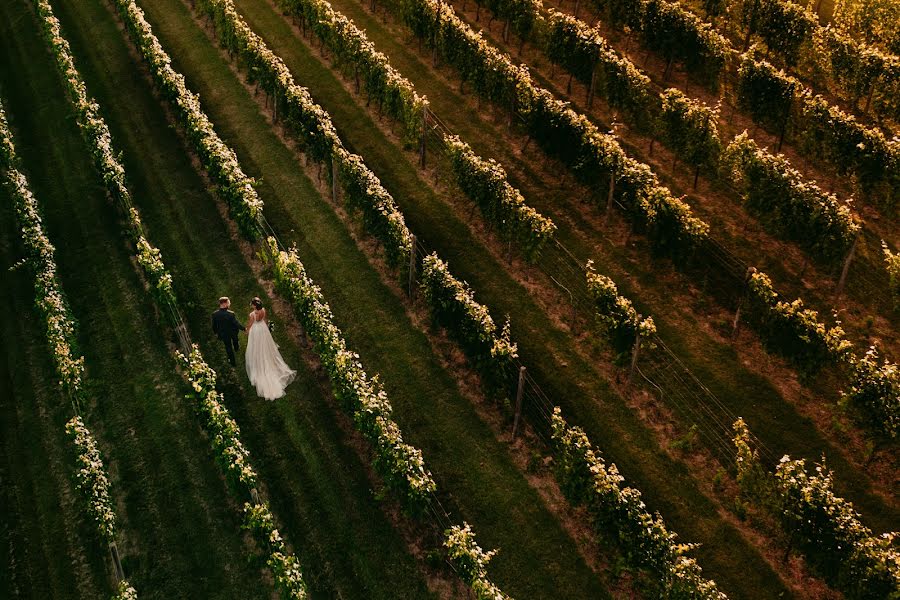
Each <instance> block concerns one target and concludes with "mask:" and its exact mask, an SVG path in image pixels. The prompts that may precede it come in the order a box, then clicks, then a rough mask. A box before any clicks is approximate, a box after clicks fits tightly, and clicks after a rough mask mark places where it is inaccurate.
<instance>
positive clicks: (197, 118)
mask: <svg viewBox="0 0 900 600" xmlns="http://www.w3.org/2000/svg"><path fill="white" fill-rule="evenodd" d="M115 5H116V7H117V8H118V10H119V14H120V15H121V16H122V20H123V21H124V22H125V28H126V29H127V31H128V32H129V34H130V35H131V36H132V39H133V40H134V43H135V46H137V49H138V52H139V53H140V54H141V56H142V57H143V58H144V60H145V61H146V63H147V64H148V65H149V67H150V74H151V75H152V77H153V80H154V81H155V82H156V84H157V87H158V88H159V90H160V92H161V94H162V95H163V97H164V98H165V99H166V100H167V101H168V102H169V105H170V106H171V107H172V109H173V110H174V112H175V116H176V119H177V120H178V122H179V124H180V125H181V126H182V127H184V129H185V131H186V133H187V138H188V141H189V142H190V143H191V145H192V146H193V148H194V151H195V152H196V153H197V154H198V155H199V157H200V162H201V163H202V164H203V167H204V169H205V170H206V172H207V173H208V174H209V176H210V178H211V179H212V180H213V181H214V182H215V183H216V186H217V191H218V193H219V195H220V196H221V197H222V198H224V199H225V201H226V202H227V204H228V206H229V209H230V210H231V214H232V216H233V217H234V219H235V220H236V221H237V223H238V226H239V227H240V229H241V231H242V232H243V233H244V235H246V236H248V237H250V238H251V239H253V238H255V237H256V236H257V235H258V232H259V219H260V218H261V216H262V207H263V203H262V200H260V198H259V196H258V195H257V194H256V190H255V189H254V188H253V180H252V179H251V178H250V177H247V175H245V174H244V172H243V170H242V169H241V166H240V164H239V163H238V160H237V155H235V153H234V150H232V149H231V148H230V147H229V146H228V145H227V144H225V142H224V141H222V138H220V137H219V136H218V134H216V132H215V130H214V129H213V125H212V121H210V120H209V117H208V116H207V115H206V113H204V112H203V109H202V108H201V107H200V97H199V96H197V95H196V94H194V93H193V92H191V91H190V90H189V89H188V88H187V85H186V84H185V82H184V76H183V75H181V74H180V73H178V72H176V71H175V70H174V69H173V68H172V59H171V58H170V57H169V55H168V54H167V53H166V51H165V49H164V48H163V46H162V44H160V42H159V40H158V39H157V38H156V36H155V35H154V34H153V29H152V28H151V27H150V24H149V23H148V22H147V20H146V19H145V18H144V11H143V10H141V8H140V7H139V6H138V5H137V4H136V3H135V2H134V0H115Z"/></svg>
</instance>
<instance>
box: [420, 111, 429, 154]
mask: <svg viewBox="0 0 900 600" xmlns="http://www.w3.org/2000/svg"><path fill="white" fill-rule="evenodd" d="M427 131H428V106H427V105H425V106H422V140H421V141H420V142H419V168H421V169H424V168H425V141H426V140H425V134H426V132H427Z"/></svg>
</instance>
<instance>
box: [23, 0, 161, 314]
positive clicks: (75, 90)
mask: <svg viewBox="0 0 900 600" xmlns="http://www.w3.org/2000/svg"><path fill="white" fill-rule="evenodd" d="M36 6H37V11H38V15H39V16H40V18H41V26H42V29H43V32H44V39H45V41H46V42H47V43H48V44H49V45H50V49H51V54H52V55H53V58H54V59H55V62H56V67H57V70H58V71H59V74H60V76H61V77H62V79H63V81H64V83H65V85H66V89H67V90H68V100H69V104H70V105H71V106H72V109H73V110H74V112H75V121H76V123H77V124H78V129H79V131H80V132H81V137H82V139H84V142H85V143H86V144H87V146H88V148H89V150H90V154H91V158H92V159H93V161H94V167H95V168H96V169H97V171H98V172H99V173H100V176H101V178H102V179H103V182H104V184H105V185H106V190H107V192H109V195H110V196H111V197H112V198H113V199H114V200H116V201H117V202H119V203H120V205H121V206H122V207H123V208H124V210H125V211H126V212H127V213H128V226H129V234H130V236H131V239H132V241H133V242H134V244H135V247H136V250H137V252H136V255H137V261H138V264H139V265H140V266H141V268H142V269H143V271H144V275H145V276H146V277H147V279H148V280H149V282H150V289H151V291H152V292H153V294H154V295H155V296H156V298H157V300H159V301H160V302H161V303H164V304H165V303H171V304H172V305H174V304H175V303H176V300H175V292H174V290H173V289H172V276H171V275H170V274H169V272H168V271H167V270H166V266H165V264H163V261H162V254H161V253H160V251H159V249H158V248H155V247H153V246H152V245H150V243H149V242H148V241H147V239H146V238H145V237H144V233H143V224H142V223H141V219H140V216H139V215H138V212H137V210H136V209H135V208H134V207H133V206H132V198H131V192H129V191H128V187H127V185H126V183H125V168H124V167H123V166H122V163H121V161H120V160H119V157H118V156H116V153H115V149H114V148H113V142H112V135H111V134H110V132H109V127H108V126H107V125H106V121H105V120H104V119H103V116H102V115H101V114H100V106H99V105H98V104H97V103H96V102H94V100H93V99H91V98H90V97H89V96H88V94H87V87H86V86H85V83H84V80H83V79H82V78H81V75H79V73H78V70H77V69H76V68H75V61H74V58H73V57H72V54H71V49H70V47H69V42H68V41H67V40H66V39H65V37H63V34H62V29H61V27H60V24H59V20H58V19H57V18H56V17H55V16H54V14H53V9H52V7H51V6H50V3H49V2H47V1H46V0H37V2H36Z"/></svg>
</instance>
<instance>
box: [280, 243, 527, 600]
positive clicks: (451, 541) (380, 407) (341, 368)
mask: <svg viewBox="0 0 900 600" xmlns="http://www.w3.org/2000/svg"><path fill="white" fill-rule="evenodd" d="M267 244H268V253H269V256H270V257H271V258H272V265H273V269H274V272H275V282H276V284H277V285H278V288H279V290H280V291H281V292H282V294H284V295H285V297H287V298H288V300H289V301H290V302H291V304H292V305H293V307H294V310H295V312H296V314H297V317H298V318H299V319H300V323H301V324H302V325H303V330H304V331H305V332H306V334H307V335H308V336H309V338H310V340H311V342H312V345H313V350H314V351H315V352H316V354H317V355H318V357H319V360H321V362H322V366H323V367H324V368H325V371H326V373H327V374H328V378H329V380H330V381H331V387H332V390H333V391H334V394H335V396H336V397H337V399H338V400H339V401H340V403H341V404H342V406H343V407H344V409H345V410H346V411H347V412H349V413H350V414H351V415H352V417H353V422H354V424H355V426H356V428H357V429H358V430H359V431H360V433H362V434H363V435H364V436H365V437H366V439H367V440H369V442H370V443H371V444H372V446H373V448H374V449H375V460H374V466H375V470H376V471H377V472H378V474H379V475H380V476H381V477H382V479H383V480H384V482H385V485H386V486H387V487H388V489H390V490H391V491H392V492H394V493H395V494H396V495H397V496H398V497H399V498H400V500H401V501H402V503H403V505H404V507H405V508H406V509H407V510H408V511H410V512H412V513H415V514H422V513H424V512H425V511H426V509H427V508H428V507H429V504H430V502H431V496H432V495H433V494H434V493H435V491H436V490H437V484H435V482H434V479H433V478H432V476H431V473H430V472H429V471H428V469H427V468H426V467H425V461H424V459H423V457H422V451H421V450H419V449H418V448H415V447H413V446H411V445H410V444H407V443H405V442H404V441H403V436H402V434H401V432H400V427H399V426H398V425H397V423H396V422H395V421H394V420H393V418H392V412H393V409H392V407H391V404H390V401H389V400H388V397H387V394H386V393H385V392H384V390H383V389H381V386H380V384H379V383H378V382H377V380H374V379H371V378H369V376H368V375H367V374H366V372H365V370H364V369H363V366H362V363H361V362H360V360H359V355H358V354H356V353H353V352H351V351H350V350H348V349H347V344H346V342H345V340H344V337H343V334H342V333H341V330H340V329H339V328H338V327H337V325H335V324H334V320H333V316H332V313H331V308H330V307H329V306H328V304H327V303H326V302H325V299H324V298H323V296H322V292H321V290H320V289H319V287H318V286H316V285H315V284H314V283H313V282H312V280H311V279H310V278H309V276H308V275H307V274H306V270H305V269H304V267H303V264H302V263H301V262H300V260H299V259H298V258H297V254H296V252H295V251H294V250H289V251H284V250H281V249H279V247H278V244H277V242H276V241H275V240H274V239H273V238H269V239H268V241H267ZM513 350H515V348H514V347H513ZM444 535H445V540H444V545H445V547H446V548H447V549H448V558H449V560H450V562H451V564H453V565H454V567H456V568H457V571H458V572H459V573H460V576H461V578H462V579H463V581H465V582H466V583H467V584H468V585H470V586H471V587H472V590H473V591H474V592H475V593H476V597H477V598H484V599H486V600H487V599H490V600H502V599H503V598H506V596H505V595H504V594H503V593H502V592H500V590H499V588H497V587H496V586H495V585H494V584H492V583H491V582H490V581H489V580H488V579H487V574H486V569H485V567H486V564H487V560H488V559H489V558H490V553H488V555H485V554H483V553H482V550H481V548H479V547H478V546H477V545H476V544H475V543H474V534H472V533H471V529H470V528H469V526H468V524H465V525H464V527H463V528H459V527H452V528H451V529H449V530H447V531H446V532H445V534H444Z"/></svg>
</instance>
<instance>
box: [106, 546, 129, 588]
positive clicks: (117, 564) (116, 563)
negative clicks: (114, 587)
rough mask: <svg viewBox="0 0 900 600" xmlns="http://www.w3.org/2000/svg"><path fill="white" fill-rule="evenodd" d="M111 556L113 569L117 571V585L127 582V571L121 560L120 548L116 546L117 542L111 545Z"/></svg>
mask: <svg viewBox="0 0 900 600" xmlns="http://www.w3.org/2000/svg"><path fill="white" fill-rule="evenodd" d="M109 555H110V556H111V557H112V562H113V568H114V569H115V571H116V583H118V582H120V581H125V571H124V570H123V569H122V561H121V559H120V558H119V548H118V547H117V546H116V542H115V541H112V542H110V543H109Z"/></svg>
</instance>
